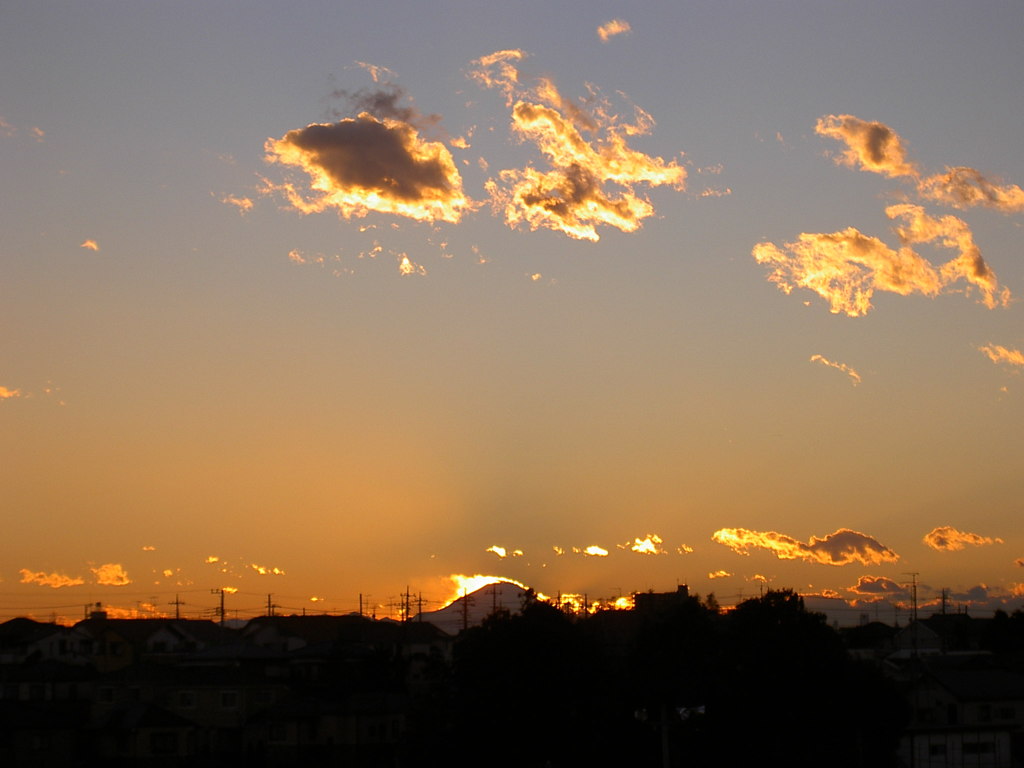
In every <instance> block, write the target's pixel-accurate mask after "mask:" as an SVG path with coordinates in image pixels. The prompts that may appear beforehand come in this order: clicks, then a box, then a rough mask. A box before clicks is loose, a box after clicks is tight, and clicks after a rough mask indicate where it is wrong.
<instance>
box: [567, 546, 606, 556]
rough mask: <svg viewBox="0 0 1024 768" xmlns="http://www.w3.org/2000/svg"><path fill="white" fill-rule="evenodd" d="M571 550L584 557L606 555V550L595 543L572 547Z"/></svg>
mask: <svg viewBox="0 0 1024 768" xmlns="http://www.w3.org/2000/svg"><path fill="white" fill-rule="evenodd" d="M572 551H573V552H574V553H575V554H577V555H583V556H584V557H608V550H607V549H605V548H604V547H599V546H597V545H596V544H591V545H590V546H589V547H583V548H582V549H581V548H580V547H573V548H572Z"/></svg>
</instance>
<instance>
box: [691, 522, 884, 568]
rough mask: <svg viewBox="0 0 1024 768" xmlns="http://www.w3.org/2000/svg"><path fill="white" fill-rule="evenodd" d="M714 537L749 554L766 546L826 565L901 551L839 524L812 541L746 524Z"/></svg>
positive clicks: (785, 556)
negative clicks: (751, 550) (752, 529)
mask: <svg viewBox="0 0 1024 768" xmlns="http://www.w3.org/2000/svg"><path fill="white" fill-rule="evenodd" d="M711 539H712V541H714V542H716V543H718V544H724V545H725V546H727V547H729V548H730V549H732V550H733V551H734V552H736V553H737V554H741V555H747V554H749V552H747V550H748V549H751V548H755V549H766V550H768V551H769V552H771V553H773V554H774V555H775V556H776V557H777V558H779V559H780V560H805V561H807V562H812V563H822V564H825V565H849V564H850V563H854V562H858V563H862V564H864V565H876V564H878V563H893V562H896V561H897V560H899V555H897V554H896V553H895V552H893V551H892V550H891V549H889V548H888V547H886V546H884V545H882V544H881V543H880V542H879V541H878V540H877V539H875V538H873V537H871V536H868V535H867V534H863V533H858V532H857V531H853V530H850V529H849V528H840V529H839V530H837V531H836V532H835V533H830V534H828V535H827V536H825V537H824V538H822V539H819V538H817V537H816V536H812V537H811V540H810V542H808V543H804V542H802V541H798V540H797V539H794V538H792V537H791V536H787V535H785V534H782V533H777V532H775V531H751V530H748V529H746V528H722V529H720V530H718V531H715V533H714V534H712V536H711Z"/></svg>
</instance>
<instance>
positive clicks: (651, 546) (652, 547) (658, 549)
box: [620, 533, 666, 555]
mask: <svg viewBox="0 0 1024 768" xmlns="http://www.w3.org/2000/svg"><path fill="white" fill-rule="evenodd" d="M662 543H663V541H662V538H661V536H659V535H658V534H656V533H649V534H647V538H645V539H641V538H636V539H633V543H632V544H630V542H628V541H627V542H626V543H625V544H622V545H620V549H630V550H632V551H633V552H638V553H640V554H641V555H664V554H666V553H665V550H664V548H663V547H662V546H661V545H662Z"/></svg>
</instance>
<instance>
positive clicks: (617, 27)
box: [597, 19, 632, 43]
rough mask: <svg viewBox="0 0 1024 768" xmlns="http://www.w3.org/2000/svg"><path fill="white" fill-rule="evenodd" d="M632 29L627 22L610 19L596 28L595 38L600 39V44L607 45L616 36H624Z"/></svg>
mask: <svg viewBox="0 0 1024 768" xmlns="http://www.w3.org/2000/svg"><path fill="white" fill-rule="evenodd" d="M631 30H632V27H631V26H630V25H629V22H628V21H623V20H622V19H612V20H611V21H609V22H606V23H604V24H602V25H601V26H599V27H598V28H597V36H598V37H599V38H601V42H602V43H607V42H608V41H609V40H611V39H612V38H613V37H615V36H616V35H624V34H626V33H627V32H629V31H631Z"/></svg>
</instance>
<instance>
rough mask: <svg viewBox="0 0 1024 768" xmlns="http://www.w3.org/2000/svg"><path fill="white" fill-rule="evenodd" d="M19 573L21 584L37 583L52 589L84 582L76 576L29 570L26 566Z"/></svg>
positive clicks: (75, 585) (74, 585)
mask: <svg viewBox="0 0 1024 768" xmlns="http://www.w3.org/2000/svg"><path fill="white" fill-rule="evenodd" d="M19 573H20V574H21V583H22V584H38V585H39V586H41V587H51V588H53V589H60V588H61V587H77V586H79V585H81V584H85V579H81V578H78V577H77V576H68V575H67V574H65V573H57V572H54V573H45V572H44V571H30V570H29V569H28V568H22V569H21V570H20V571H19Z"/></svg>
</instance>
